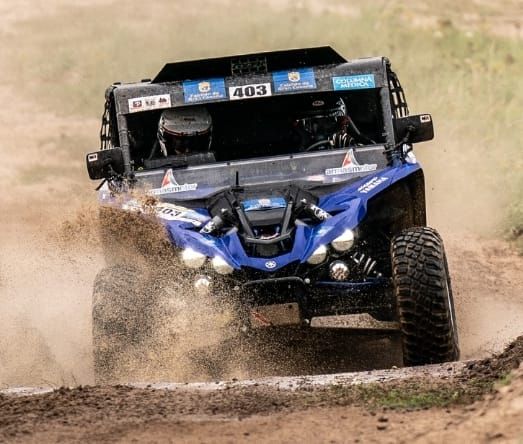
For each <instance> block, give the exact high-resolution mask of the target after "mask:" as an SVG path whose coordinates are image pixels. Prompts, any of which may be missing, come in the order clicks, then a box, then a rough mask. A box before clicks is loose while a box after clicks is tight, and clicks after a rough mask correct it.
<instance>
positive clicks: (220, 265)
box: [212, 256, 234, 274]
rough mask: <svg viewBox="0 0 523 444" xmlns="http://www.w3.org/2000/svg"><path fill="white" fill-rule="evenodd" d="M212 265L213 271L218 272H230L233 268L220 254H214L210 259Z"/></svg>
mask: <svg viewBox="0 0 523 444" xmlns="http://www.w3.org/2000/svg"><path fill="white" fill-rule="evenodd" d="M212 267H213V268H214V271H216V273H219V274H231V273H232V272H233V271H234V268H233V267H231V266H230V265H229V264H228V263H227V262H225V260H224V259H222V258H221V257H220V256H216V257H215V258H214V259H213V260H212Z"/></svg>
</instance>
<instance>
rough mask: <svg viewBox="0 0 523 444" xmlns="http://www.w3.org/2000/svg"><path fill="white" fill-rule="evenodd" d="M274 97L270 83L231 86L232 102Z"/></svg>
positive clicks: (230, 95)
mask: <svg viewBox="0 0 523 444" xmlns="http://www.w3.org/2000/svg"><path fill="white" fill-rule="evenodd" d="M267 96H272V89H271V84H270V83H252V84H250V85H239V86H229V98H230V99H231V100H242V99H255V98H256V97H267Z"/></svg>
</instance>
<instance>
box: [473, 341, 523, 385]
mask: <svg viewBox="0 0 523 444" xmlns="http://www.w3.org/2000/svg"><path fill="white" fill-rule="evenodd" d="M522 362H523V336H519V337H518V338H517V339H515V340H514V341H513V342H511V343H510V344H509V345H508V346H507V347H506V348H505V350H504V351H503V352H502V353H499V354H497V355H494V356H493V357H490V358H486V359H482V360H480V361H473V362H471V363H470V364H469V365H468V366H467V372H466V373H465V378H466V379H471V378H475V379H481V380H483V381H485V382H493V381H496V380H499V379H500V378H503V377H506V376H507V375H508V374H509V373H510V372H511V371H513V370H515V369H517V368H519V366H520V365H521V363H522Z"/></svg>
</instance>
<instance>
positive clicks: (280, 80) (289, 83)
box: [272, 68, 316, 92]
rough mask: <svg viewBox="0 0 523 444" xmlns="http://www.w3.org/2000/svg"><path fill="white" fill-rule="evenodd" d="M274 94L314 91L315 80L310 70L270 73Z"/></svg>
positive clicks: (312, 71)
mask: <svg viewBox="0 0 523 444" xmlns="http://www.w3.org/2000/svg"><path fill="white" fill-rule="evenodd" d="M272 80H273V82H274V91H275V92H289V91H297V90H300V89H316V79H315V78H314V70H313V69H312V68H300V69H293V70H290V71H277V72H273V73H272Z"/></svg>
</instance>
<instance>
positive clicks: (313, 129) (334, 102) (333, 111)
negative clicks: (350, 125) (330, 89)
mask: <svg viewBox="0 0 523 444" xmlns="http://www.w3.org/2000/svg"><path fill="white" fill-rule="evenodd" d="M307 108H308V109H306V110H305V111H304V112H302V113H301V114H300V116H299V118H298V119H296V121H295V126H296V127H297V128H298V129H299V130H300V132H301V133H303V134H304V135H306V136H307V139H308V141H307V143H314V142H318V141H321V140H327V139H329V138H331V137H333V135H334V134H336V133H338V132H340V131H342V130H343V129H345V127H346V125H347V107H346V105H345V102H344V101H343V99H341V98H340V97H322V98H313V99H311V101H310V103H309V104H308V105H307Z"/></svg>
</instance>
